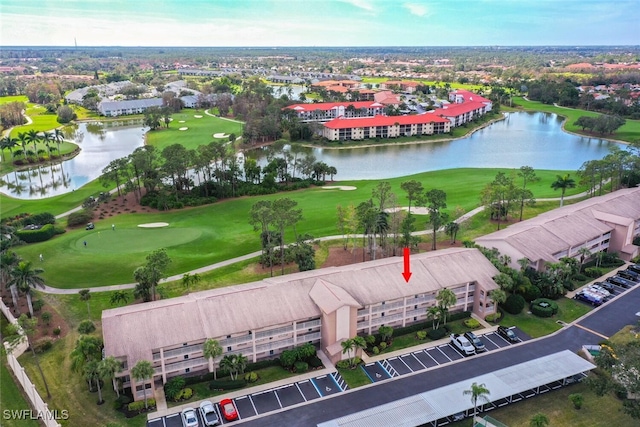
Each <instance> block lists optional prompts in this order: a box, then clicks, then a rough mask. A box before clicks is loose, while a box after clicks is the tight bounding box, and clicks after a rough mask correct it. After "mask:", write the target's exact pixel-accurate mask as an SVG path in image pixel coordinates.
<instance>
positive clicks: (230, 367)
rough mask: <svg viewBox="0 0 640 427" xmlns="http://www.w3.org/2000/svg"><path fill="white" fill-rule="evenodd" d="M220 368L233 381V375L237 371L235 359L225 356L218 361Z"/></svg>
mask: <svg viewBox="0 0 640 427" xmlns="http://www.w3.org/2000/svg"><path fill="white" fill-rule="evenodd" d="M220 368H221V369H224V370H226V371H228V372H229V376H230V377H231V379H232V380H233V379H234V377H233V374H235V373H236V371H237V364H236V358H235V357H234V355H233V354H227V355H226V356H224V357H223V358H222V360H221V361H220Z"/></svg>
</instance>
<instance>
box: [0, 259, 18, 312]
mask: <svg viewBox="0 0 640 427" xmlns="http://www.w3.org/2000/svg"><path fill="white" fill-rule="evenodd" d="M20 260H21V259H20V257H19V256H18V254H16V253H15V252H9V251H4V252H2V253H0V280H1V281H2V284H3V285H5V286H8V287H9V290H10V291H11V298H12V299H13V306H14V307H15V308H16V309H17V308H18V286H17V285H16V284H15V283H12V282H11V278H12V276H11V274H12V273H13V269H14V268H15V267H16V266H17V265H18V263H19V262H20Z"/></svg>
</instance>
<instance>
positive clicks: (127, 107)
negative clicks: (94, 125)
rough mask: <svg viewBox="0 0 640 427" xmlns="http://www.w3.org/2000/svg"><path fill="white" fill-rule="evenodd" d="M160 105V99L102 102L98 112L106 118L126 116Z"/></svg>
mask: <svg viewBox="0 0 640 427" xmlns="http://www.w3.org/2000/svg"><path fill="white" fill-rule="evenodd" d="M162 103H163V101H162V98H148V99H132V100H129V101H102V102H101V103H100V104H98V111H99V112H100V114H102V115H103V116H107V117H117V116H126V115H129V114H141V113H144V112H145V111H146V110H147V108H149V107H162Z"/></svg>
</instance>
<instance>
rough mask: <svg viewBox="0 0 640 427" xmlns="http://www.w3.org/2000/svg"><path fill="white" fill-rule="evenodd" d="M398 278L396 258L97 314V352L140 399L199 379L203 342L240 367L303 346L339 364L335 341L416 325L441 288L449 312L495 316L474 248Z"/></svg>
mask: <svg viewBox="0 0 640 427" xmlns="http://www.w3.org/2000/svg"><path fill="white" fill-rule="evenodd" d="M402 271H403V259H402V258H399V257H393V258H385V259H382V260H376V261H370V262H364V263H360V264H353V265H348V266H343V267H331V268H324V269H319V270H313V271H308V272H302V273H296V274H291V275H286V276H280V277H273V278H269V279H264V280H262V281H260V282H255V283H248V284H245V285H239V286H232V287H226V288H220V289H211V290H207V291H203V292H195V293H191V294H189V295H185V296H182V297H178V298H172V299H167V300H161V301H155V302H150V303H144V304H134V305H130V306H126V307H121V308H116V309H111V310H105V311H103V313H102V331H103V337H104V346H105V347H104V349H105V354H106V356H114V357H116V358H118V359H119V360H121V361H122V362H123V363H124V370H123V371H122V372H121V373H120V374H118V375H119V376H120V377H121V378H122V381H123V384H124V386H125V387H131V388H132V390H134V393H133V394H134V396H135V398H136V399H142V398H143V388H147V389H154V388H155V387H156V382H157V383H158V384H162V383H164V382H166V381H167V379H168V378H171V377H173V376H176V375H188V374H190V373H195V372H206V371H207V369H208V360H206V359H205V358H204V357H203V355H202V345H203V343H204V341H205V340H206V339H208V338H212V339H215V340H217V341H218V342H219V343H220V345H221V346H222V348H223V351H224V353H223V355H227V354H235V353H242V354H243V355H244V356H246V357H248V359H249V360H250V361H257V360H261V359H266V358H270V357H275V356H277V355H278V354H279V353H281V352H282V351H283V350H286V349H290V348H293V347H295V346H298V345H301V344H304V343H312V344H315V345H317V346H318V347H319V348H320V350H322V351H324V352H325V354H326V355H327V356H328V357H329V358H330V359H331V360H332V361H333V362H336V361H338V360H340V359H341V358H342V357H344V355H343V354H342V348H341V345H340V343H341V342H342V341H343V340H345V339H348V338H351V337H353V336H355V335H356V334H361V335H367V334H372V333H375V332H376V331H377V330H378V329H379V328H380V326H383V325H388V326H396V327H399V326H407V325H410V324H413V323H416V322H420V321H425V319H426V316H427V313H426V312H427V309H428V308H429V307H432V306H434V305H435V304H436V299H435V298H436V295H437V293H438V292H439V291H440V290H441V289H444V288H447V289H450V290H452V291H453V292H454V293H455V294H456V297H457V300H456V303H455V304H454V305H453V306H452V307H450V308H449V309H450V311H471V312H473V313H475V314H476V315H478V316H480V317H483V318H484V317H485V316H486V315H488V314H493V313H495V311H496V307H495V304H494V303H493V302H492V301H491V299H490V298H489V292H490V291H491V290H493V289H497V288H498V286H497V285H496V283H495V282H494V281H493V279H492V277H494V276H495V275H496V274H497V273H498V271H497V270H496V268H495V267H494V266H493V265H492V264H491V263H490V262H489V261H488V260H487V259H486V258H485V257H484V256H483V255H482V254H481V253H480V252H479V251H478V250H476V249H466V248H452V249H446V250H442V251H434V252H427V253H423V254H416V255H412V257H411V271H412V273H413V275H412V276H411V280H410V281H409V282H408V283H407V282H405V280H404V278H403V276H402V274H401V273H402ZM140 360H148V361H150V362H152V363H153V367H154V371H155V373H154V376H153V379H151V380H149V381H146V382H141V383H136V382H135V380H134V379H133V378H131V376H130V369H131V368H132V367H133V366H134V365H135V364H136V363H137V362H138V361H140Z"/></svg>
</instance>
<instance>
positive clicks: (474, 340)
mask: <svg viewBox="0 0 640 427" xmlns="http://www.w3.org/2000/svg"><path fill="white" fill-rule="evenodd" d="M464 337H465V338H466V339H468V340H469V342H470V343H471V345H472V346H473V347H474V348H475V349H476V351H477V352H478V353H481V352H483V351H487V347H485V346H484V343H483V342H482V341H481V340H480V338H478V337H477V336H476V334H474V333H473V332H471V331H469V332H465V333H464Z"/></svg>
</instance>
